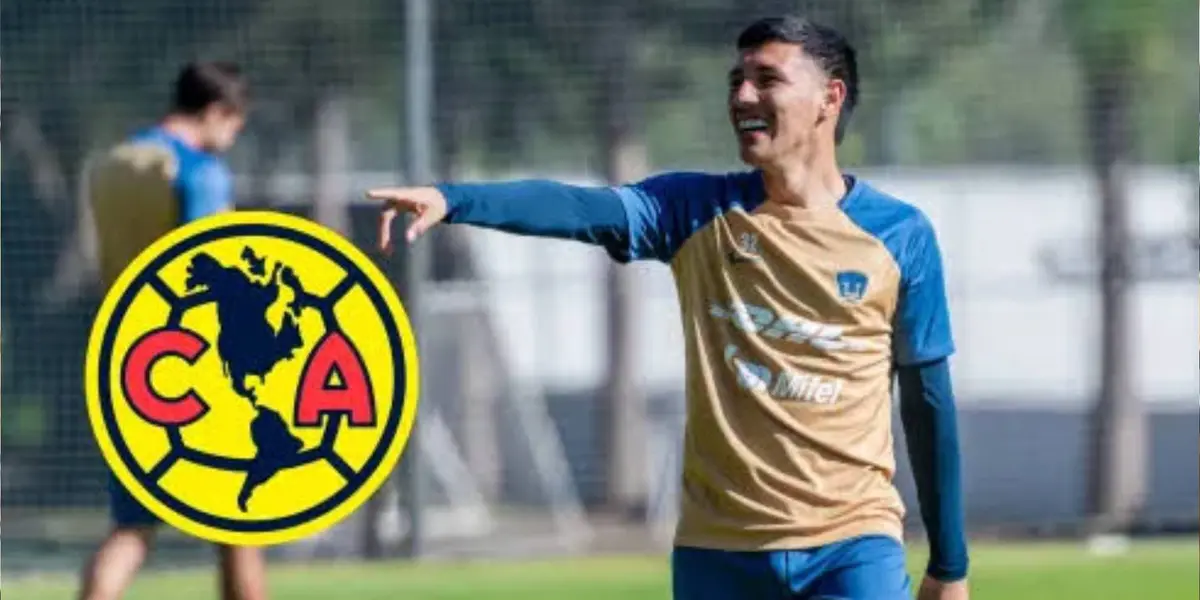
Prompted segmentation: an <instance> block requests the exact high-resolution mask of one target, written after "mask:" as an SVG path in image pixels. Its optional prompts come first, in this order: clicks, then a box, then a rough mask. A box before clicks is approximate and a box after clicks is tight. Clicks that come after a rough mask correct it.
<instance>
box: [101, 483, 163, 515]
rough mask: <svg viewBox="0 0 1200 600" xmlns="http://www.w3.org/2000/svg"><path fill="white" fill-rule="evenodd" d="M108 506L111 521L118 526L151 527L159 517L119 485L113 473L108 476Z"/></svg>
mask: <svg viewBox="0 0 1200 600" xmlns="http://www.w3.org/2000/svg"><path fill="white" fill-rule="evenodd" d="M108 498H109V508H110V509H111V510H112V518H113V521H114V522H116V524H117V526H118V527H151V526H155V525H158V523H159V519H158V517H157V516H155V515H154V513H152V512H150V511H149V510H148V509H147V508H146V507H145V506H142V503H141V502H138V501H137V498H134V497H133V494H130V493H129V490H127V489H125V486H124V485H121V482H120V480H118V479H117V478H116V476H115V475H111V474H110V475H109V477H108Z"/></svg>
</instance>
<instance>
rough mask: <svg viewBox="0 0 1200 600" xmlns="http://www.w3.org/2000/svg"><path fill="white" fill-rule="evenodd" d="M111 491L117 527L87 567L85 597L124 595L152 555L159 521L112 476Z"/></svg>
mask: <svg viewBox="0 0 1200 600" xmlns="http://www.w3.org/2000/svg"><path fill="white" fill-rule="evenodd" d="M108 493H109V503H110V509H111V510H112V518H113V521H114V522H115V523H116V526H115V527H114V528H113V531H112V533H110V534H108V537H106V538H105V539H104V541H103V542H102V543H101V544H100V547H99V548H98V549H96V552H95V554H93V555H92V557H91V559H90V560H89V561H88V562H87V564H85V565H84V567H83V573H82V574H81V576H80V580H81V581H80V590H79V597H80V599H81V600H116V599H117V598H120V597H121V595H122V594H124V593H125V588H127V587H129V584H130V583H132V582H133V578H134V576H135V575H137V572H138V569H140V568H141V566H142V563H143V562H145V560H146V556H148V555H149V554H150V547H151V546H152V545H153V542H154V531H155V528H156V527H157V525H158V523H159V521H158V518H157V517H155V516H154V513H151V512H150V511H149V510H146V508H145V507H144V506H142V505H141V504H140V503H139V502H138V501H137V499H135V498H134V497H133V495H131V494H130V493H129V491H128V490H126V489H125V487H124V486H123V485H121V482H119V481H117V478H116V477H110V478H109V485H108Z"/></svg>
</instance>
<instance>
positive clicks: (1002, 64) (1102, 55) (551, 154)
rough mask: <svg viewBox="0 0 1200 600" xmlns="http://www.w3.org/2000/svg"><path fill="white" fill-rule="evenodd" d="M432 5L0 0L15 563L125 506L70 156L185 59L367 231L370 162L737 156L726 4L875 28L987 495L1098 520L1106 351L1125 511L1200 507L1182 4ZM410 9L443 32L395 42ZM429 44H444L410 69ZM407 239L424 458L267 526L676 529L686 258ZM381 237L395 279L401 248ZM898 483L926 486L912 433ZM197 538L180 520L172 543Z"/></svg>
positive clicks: (338, 213) (878, 177)
mask: <svg viewBox="0 0 1200 600" xmlns="http://www.w3.org/2000/svg"><path fill="white" fill-rule="evenodd" d="M414 6H416V7H417V8H419V7H420V6H419V5H414V3H413V2H411V1H410V2H408V3H407V5H406V3H405V2H390V1H384V0H341V1H340V2H336V3H331V2H320V1H318V0H210V1H207V2H202V3H194V2H184V1H183V0H138V1H135V2H108V1H93V2H83V1H71V0H8V1H6V2H5V4H4V5H3V7H0V30H2V31H3V34H4V35H3V39H2V41H0V56H2V58H3V61H4V64H5V67H4V78H5V81H4V92H5V96H4V100H3V115H2V120H3V137H4V139H3V174H2V177H3V180H2V184H3V192H2V193H3V197H4V202H3V203H2V205H0V211H2V212H0V246H2V250H3V257H2V258H3V264H4V267H6V268H4V269H3V271H2V285H3V292H4V293H3V296H2V308H3V312H2V318H3V322H2V328H3V348H2V353H0V356H2V358H3V372H2V377H3V379H2V382H3V390H2V393H3V402H4V406H5V409H6V410H5V411H4V412H5V418H4V419H3V422H2V426H3V432H2V438H0V441H2V445H0V451H2V452H3V468H2V470H0V475H2V477H3V480H2V486H0V489H2V494H3V495H2V505H3V514H4V517H5V518H4V526H5V528H4V562H3V567H4V569H5V572H6V574H7V573H10V572H21V571H25V570H30V569H39V570H40V569H52V568H59V567H63V568H66V567H70V568H74V566H75V565H76V564H77V563H78V560H79V559H80V557H81V556H82V555H83V552H85V551H87V550H90V549H91V547H92V546H93V545H94V544H95V543H96V541H97V540H98V539H99V538H100V537H101V535H102V534H103V532H104V531H105V529H106V527H107V510H106V502H107V499H106V496H105V493H104V489H105V488H104V485H105V471H104V467H103V463H102V460H101V458H100V456H99V454H98V452H97V451H96V449H95V447H94V444H93V442H92V437H91V433H90V430H89V427H88V423H87V418H86V414H85V409H84V401H83V398H82V387H81V378H82V373H81V366H82V364H83V352H84V348H85V340H86V334H87V330H88V327H89V326H90V322H91V318H92V316H93V314H94V311H95V308H96V307H97V305H98V303H99V300H100V293H101V292H100V290H99V289H98V287H97V281H96V277H95V271H94V257H93V254H92V253H93V248H92V233H91V231H90V227H89V223H88V221H87V218H86V213H85V211H84V210H83V206H84V203H83V198H82V193H81V190H80V174H81V171H82V169H83V167H84V165H85V164H86V162H87V159H88V156H89V155H90V154H91V153H93V152H96V151H98V150H101V149H103V148H104V147H105V146H106V145H107V144H110V143H112V142H114V141H115V140H117V139H119V138H120V137H121V136H123V135H125V134H126V133H128V132H129V131H130V130H131V129H132V128H134V127H136V126H140V125H144V124H147V123H149V122H151V121H152V120H154V119H156V118H157V117H158V116H159V113H160V112H161V111H162V110H163V109H164V108H165V106H166V104H167V92H168V91H169V87H168V83H169V81H170V78H171V77H172V76H173V75H174V72H175V70H176V69H177V68H178V67H179V65H180V64H181V63H182V62H184V61H186V60H188V59H190V58H193V57H206V58H210V57H211V58H218V57H219V58H228V59H233V60H236V61H238V62H240V63H242V64H243V65H244V66H245V67H246V69H247V71H248V73H249V76H250V78H251V81H252V86H253V96H254V105H253V112H252V114H251V118H250V122H249V126H248V130H247V132H246V133H245V135H244V136H243V138H242V140H241V141H240V142H239V144H238V146H237V147H236V149H235V150H234V151H233V152H232V154H231V155H230V161H231V164H232V166H233V168H234V170H235V172H236V173H237V178H238V183H237V193H238V202H239V205H241V206H243V207H256V208H264V207H265V208H273V209H278V210H288V211H291V212H296V213H300V214H304V215H307V216H310V217H312V218H314V219H317V220H319V221H321V222H323V223H325V224H327V225H330V226H331V227H334V228H336V229H338V230H340V231H342V232H343V233H345V234H346V235H347V236H349V237H350V238H351V239H353V240H355V241H356V242H357V243H359V244H360V245H363V246H369V245H370V244H371V243H372V242H373V239H372V236H373V221H372V218H373V215H372V213H371V209H370V207H366V206H363V205H362V204H361V203H360V202H359V199H360V198H361V196H362V192H363V191H364V190H365V189H367V188H369V187H371V186H373V185H378V184H383V183H399V182H406V181H408V182H418V183H419V182H422V180H424V179H426V178H427V177H436V178H456V179H470V180H482V179H500V178H509V177H529V176H536V177H549V178H554V179H560V180H564V181H571V182H579V183H603V182H607V181H613V180H628V179H635V178H638V177H640V176H642V175H645V174H649V173H652V172H657V171H662V170H667V169H674V168H687V169H736V168H739V165H738V164H737V163H736V154H735V149H734V146H733V142H732V137H731V134H730V132H729V126H728V125H727V121H726V118H725V111H724V98H725V71H726V69H727V68H728V65H729V63H730V61H731V59H732V56H733V52H732V43H733V39H734V37H735V36H736V34H737V32H738V30H739V29H740V28H741V27H743V26H744V25H746V24H748V23H749V22H750V21H752V20H753V19H754V18H757V17H758V16H762V15H766V14H773V13H778V12H784V11H799V12H802V13H806V14H810V15H812V16H815V17H818V18H820V19H822V20H825V21H828V22H830V23H832V24H834V25H836V26H838V27H839V28H842V29H843V30H844V31H845V32H846V33H847V34H848V35H849V37H850V38H851V40H852V41H853V42H854V43H855V44H856V45H857V46H858V48H859V52H860V61H861V71H862V77H863V94H862V100H861V106H860V108H859V110H858V111H857V114H856V115H855V116H854V120H853V122H852V124H851V127H850V130H849V134H848V137H847V139H846V142H845V144H844V147H843V149H842V161H843V163H844V165H846V167H847V168H848V169H851V170H854V171H856V172H859V173H861V174H863V175H864V176H866V177H868V178H870V179H872V180H873V181H875V182H876V183H877V184H878V185H879V186H880V187H882V188H883V189H885V190H887V191H889V192H893V193H895V194H897V195H899V196H901V197H903V198H906V199H908V200H910V201H912V202H913V203H915V204H917V205H918V206H920V207H921V208H923V209H925V210H926V211H927V212H928V213H929V215H930V216H931V218H932V219H933V220H934V222H935V224H936V226H937V227H938V229H939V232H940V235H941V236H942V237H943V239H944V244H945V255H946V260H947V263H948V270H949V281H950V286H951V290H950V291H951V296H952V297H951V306H952V309H953V311H954V318H955V328H956V333H957V337H958V338H959V341H960V356H959V357H958V358H957V359H956V362H955V363H954V368H955V375H956V386H957V388H958V390H959V395H960V397H961V402H962V406H963V409H962V419H963V429H964V433H963V437H964V452H965V459H966V461H967V465H966V467H967V471H966V475H967V480H966V494H967V502H968V510H969V520H970V524H971V525H972V528H973V531H977V532H984V531H987V530H991V529H993V528H1002V529H1004V530H1006V531H1007V530H1009V529H1010V528H1014V527H1015V528H1017V529H1019V530H1044V529H1047V528H1050V529H1057V528H1060V527H1073V526H1076V525H1078V524H1080V523H1082V522H1083V521H1084V519H1085V518H1086V517H1087V516H1088V514H1089V510H1090V509H1089V505H1088V495H1087V489H1088V485H1089V481H1091V479H1092V477H1091V476H1092V475H1093V474H1094V473H1095V470H1096V469H1107V467H1105V466H1104V465H1103V463H1097V462H1095V461H1094V459H1093V456H1092V454H1091V453H1090V450H1089V446H1088V439H1089V437H1090V432H1091V431H1093V429H1092V424H1091V423H1092V421H1091V417H1090V416H1089V415H1090V411H1091V408H1092V407H1093V406H1094V405H1095V403H1096V402H1097V399H1098V398H1101V397H1103V394H1101V392H1102V390H1101V389H1100V381H1101V380H1102V378H1101V374H1102V371H1103V370H1105V369H1112V368H1118V369H1120V370H1121V371H1122V372H1123V373H1126V374H1127V376H1128V378H1129V380H1130V381H1131V382H1132V383H1131V385H1130V387H1129V389H1130V390H1131V398H1132V405H1134V406H1136V407H1138V411H1139V412H1140V413H1141V414H1144V415H1145V416H1146V419H1147V422H1148V427H1149V433H1148V435H1147V436H1146V437H1145V440H1146V442H1145V450H1146V452H1145V460H1144V461H1143V462H1142V463H1141V466H1140V467H1139V470H1138V473H1136V474H1134V476H1133V477H1132V478H1126V479H1121V480H1120V481H1126V482H1132V483H1128V485H1127V486H1126V487H1127V488H1128V489H1129V490H1130V493H1131V494H1132V495H1133V496H1134V497H1135V499H1136V498H1142V499H1143V500H1142V501H1141V502H1139V503H1137V504H1138V506H1139V507H1140V508H1138V510H1137V520H1136V522H1137V523H1138V524H1139V526H1145V527H1150V526H1154V527H1167V526H1170V527H1194V526H1195V525H1196V515H1197V512H1198V509H1200V506H1198V503H1197V493H1196V490H1197V487H1198V482H1197V475H1198V473H1200V465H1198V463H1197V458H1198V455H1197V452H1196V429H1195V423H1196V416H1197V404H1196V395H1197V389H1198V388H1200V378H1198V372H1197V370H1196V369H1195V368H1193V366H1194V364H1195V363H1191V357H1193V356H1195V354H1194V352H1195V351H1196V346H1195V342H1196V339H1197V337H1196V332H1197V331H1200V317H1198V315H1197V310H1196V308H1197V304H1196V298H1197V293H1198V289H1197V272H1198V266H1197V229H1198V226H1197V217H1196V215H1197V208H1196V207H1197V194H1198V191H1197V167H1196V165H1197V144H1196V137H1195V136H1196V130H1195V123H1196V118H1197V112H1196V111H1197V108H1196V107H1197V104H1198V91H1197V90H1198V89H1200V85H1198V82H1197V69H1196V63H1195V62H1194V61H1193V59H1192V58H1190V56H1193V54H1192V52H1193V50H1194V49H1195V48H1196V47H1197V46H1198V44H1197V39H1196V36H1197V30H1196V27H1195V15H1196V12H1195V11H1196V6H1195V5H1194V4H1189V3H1188V2H1183V1H1176V0H1154V1H1152V2H1141V3H1129V2H1118V1H1103V2H1082V1H1075V0H1045V1H1039V2H1011V1H1005V0H910V1H900V0H889V1H885V2H880V1H878V0H872V1H866V0H861V1H860V0H849V1H848V0H837V1H834V0H822V1H810V2H779V1H768V0H751V1H743V2H733V1H731V0H708V1H704V2H695V1H694V0H689V1H687V2H684V1H681V0H641V1H639V2H632V1H630V0H621V1H617V2H610V3H607V4H603V5H602V4H601V3H584V2H578V1H574V0H488V1H483V0H462V1H457V2H442V3H429V5H428V6H427V8H429V9H430V12H429V13H428V16H429V21H428V23H427V25H428V27H427V28H424V27H421V23H419V22H417V23H414V22H413V21H411V19H410V18H411V16H412V15H413V14H414V13H413V12H412V9H413V8H414ZM415 14H418V15H419V14H421V13H420V11H417V12H416V13H415ZM414 25H415V26H414ZM414 32H416V33H422V32H423V33H424V34H425V35H427V36H428V39H429V40H430V45H429V51H428V52H419V53H417V54H414V53H413V52H412V51H411V48H414V47H417V46H410V45H406V41H411V40H412V38H411V37H410V36H412V35H413V34H414ZM413 69H420V70H421V72H420V73H418V74H427V75H428V77H429V79H430V80H431V83H432V85H431V86H430V87H428V88H425V87H420V89H417V90H415V91H418V92H424V93H413V92H414V89H413V87H412V86H413V85H414V82H417V83H416V85H418V86H419V85H420V83H419V82H420V81H421V78H419V77H416V78H414V77H413V76H414V72H413ZM425 93H427V94H428V103H427V104H422V105H420V106H415V105H413V102H421V101H422V100H424V99H425V97H426V94H425ZM1183 124H1187V126H1186V127H1183V126H1181V125H1183ZM414 140H417V141H421V140H426V141H428V142H430V143H429V144H424V143H414ZM423 165H424V166H423ZM414 173H415V175H414ZM1103 182H1115V185H1111V186H1106V185H1102V183H1103ZM1106 202H1107V203H1119V204H1120V205H1123V206H1128V208H1129V219H1128V223H1127V224H1125V225H1127V227H1128V229H1129V230H1130V231H1131V232H1132V237H1131V239H1132V243H1131V244H1130V245H1129V247H1127V248H1124V249H1123V254H1122V256H1123V257H1124V262H1125V263H1126V264H1129V265H1131V269H1130V271H1129V275H1130V277H1129V279H1127V282H1128V284H1129V286H1128V288H1127V291H1128V294H1129V295H1130V297H1131V298H1132V299H1133V302H1132V305H1131V309H1130V319H1129V321H1128V323H1129V326H1128V330H1129V334H1128V336H1126V344H1125V345H1124V347H1123V353H1122V354H1121V358H1120V361H1119V362H1118V363H1116V364H1111V363H1110V364H1106V365H1102V363H1101V362H1100V357H1101V353H1100V345H1101V340H1102V338H1103V336H1102V331H1104V330H1103V328H1102V323H1103V322H1105V315H1104V314H1103V313H1102V306H1103V304H1102V303H1101V298H1100V295H1099V291H1098V290H1099V289H1100V287H1099V285H1098V277H1099V275H1100V274H1101V272H1102V269H1101V265H1102V264H1103V261H1102V260H1100V259H1099V258H1098V257H1099V256H1101V253H1099V252H1098V251H1097V247H1099V246H1100V245H1101V244H1099V243H1098V242H1099V241H1101V240H1102V236H1103V234H1104V233H1105V231H1106V229H1104V228H1103V227H1101V223H1102V221H1101V215H1102V211H1101V210H1100V207H1101V206H1104V205H1105V203H1106ZM419 252H421V253H423V255H421V256H422V258H421V260H419V261H417V262H416V263H414V264H418V265H420V266H421V267H422V268H421V269H420V271H419V272H418V273H416V274H415V278H416V280H417V281H418V285H416V286H415V287H404V288H403V289H404V290H405V293H406V294H407V295H408V296H407V297H406V299H411V300H412V301H413V302H414V305H415V306H416V307H417V310H416V311H415V315H414V320H415V323H416V327H417V330H418V332H419V333H420V335H421V336H422V339H423V341H422V348H421V350H422V353H423V360H422V363H423V367H424V378H425V379H426V387H425V389H424V391H423V398H422V414H421V417H420V426H419V432H418V435H419V441H418V444H417V447H418V448H419V451H417V452H415V453H410V454H409V456H408V457H407V458H406V459H405V463H406V467H405V468H406V469H409V468H411V467H413V465H416V466H417V468H416V469H415V470H413V471H404V470H403V469H402V471H404V472H403V473H398V474H397V477H396V478H395V480H394V481H393V482H392V485H389V487H387V488H386V489H385V490H384V491H383V492H381V494H380V495H379V497H378V498H377V500H376V502H374V503H373V504H372V507H371V508H369V509H365V510H362V511H359V512H358V513H356V515H355V516H354V518H352V519H350V520H349V521H348V522H346V523H345V524H344V525H342V526H340V527H338V528H336V529H335V530H333V531H331V532H329V533H328V534H326V535H322V536H319V537H317V538H314V539H312V540H308V541H306V542H304V543H300V544H295V545H292V546H288V547H285V548H279V549H275V550H274V552H277V553H278V555H279V556H283V557H287V556H294V557H322V556H343V557H344V556H349V557H355V556H363V555H365V554H366V553H383V554H397V553H404V552H406V551H409V550H412V549H413V548H414V547H415V548H416V551H418V552H420V553H422V554H426V555H446V554H486V555H514V554H518V553H540V552H563V551H588V550H600V549H604V550H618V549H632V548H646V547H661V546H662V545H664V544H666V543H667V541H668V540H669V535H670V532H671V525H672V519H673V518H674V512H673V511H674V506H675V502H676V497H677V493H678V490H677V485H678V482H677V480H678V469H679V459H678V456H677V453H678V451H679V448H678V439H679V436H680V432H681V426H682V396H681V394H682V375H683V368H682V366H683V365H682V344H681V332H680V331H678V322H679V321H678V312H677V311H678V308H677V306H676V305H675V293H674V289H673V287H672V282H671V281H670V277H669V273H668V272H667V270H666V269H665V268H663V267H661V266H655V265H634V266H630V267H625V268H622V269H619V270H614V269H612V268H611V267H610V266H609V265H608V264H607V263H606V261H605V258H604V257H603V255H602V254H601V253H599V252H598V251H595V250H594V249H592V248H587V247H584V246H582V245H575V244H571V243H564V242H552V241H544V240H536V241H535V240H527V239H519V238H514V237H511V236H505V235H501V234H496V233H493V232H486V231H477V230H466V229H462V228H456V227H447V228H442V229H440V230H438V231H437V232H436V234H435V235H433V236H431V237H430V238H428V241H426V242H425V243H424V245H423V246H422V249H421V250H420V251H419ZM387 268H388V269H390V270H391V272H392V273H393V274H394V275H395V276H396V281H397V285H401V284H402V282H403V281H404V280H405V279H404V278H405V277H406V275H405V269H404V263H403V261H394V262H393V263H390V264H389V265H387ZM1123 289H1126V288H1123ZM1122 401H1123V402H1124V400H1122ZM902 441H903V440H902V437H901V438H900V439H899V440H898V443H902ZM898 454H899V455H900V456H901V458H902V456H903V452H900V453H898ZM414 456H415V457H417V460H416V462H413V457H414ZM902 462H903V460H902ZM411 472H415V473H417V475H416V476H415V477H410V476H408V475H407V473H411ZM414 481H415V482H417V484H418V485H417V486H416V488H415V489H419V490H420V494H418V495H417V496H416V499H415V500H414V499H413V497H412V492H413V490H414V487H413V485H412V484H413V482H414ZM1139 482H1140V483H1139ZM1143 483H1144V485H1142V484H1143ZM900 484H901V487H902V489H903V490H904V491H905V494H906V496H907V497H908V498H909V499H910V502H911V501H914V500H913V494H912V491H911V485H910V483H909V482H908V479H907V474H906V473H905V472H904V471H903V468H902V471H901V476H900ZM1139 490H1144V492H1145V493H1144V494H1140V493H1139ZM414 507H416V509H417V510H412V509H413V508H414ZM913 513H914V514H915V511H913ZM913 525H914V527H915V526H917V525H918V523H917V522H916V520H914V521H913ZM414 532H417V533H418V534H419V536H418V537H419V539H418V540H417V541H418V542H419V543H417V544H415V546H414V544H413V533H414ZM203 552H204V551H203V549H202V548H200V547H199V545H198V544H195V543H193V542H190V541H188V540H186V539H184V538H182V537H181V536H172V535H170V534H168V535H167V536H166V537H165V540H164V544H163V549H162V552H161V553H160V554H158V555H156V556H155V558H154V560H155V561H159V562H160V564H164V563H178V562H189V561H192V560H198V559H200V558H201V557H207V556H208V555H207V554H206V553H203Z"/></svg>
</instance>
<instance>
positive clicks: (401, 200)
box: [367, 187, 446, 253]
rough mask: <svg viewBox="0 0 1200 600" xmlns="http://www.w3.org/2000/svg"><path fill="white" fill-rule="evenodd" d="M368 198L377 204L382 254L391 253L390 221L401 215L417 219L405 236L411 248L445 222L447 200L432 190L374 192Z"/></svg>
mask: <svg viewBox="0 0 1200 600" xmlns="http://www.w3.org/2000/svg"><path fill="white" fill-rule="evenodd" d="M367 197H368V198H370V199H372V200H377V201H379V202H380V208H379V210H380V212H379V249H380V250H381V251H383V252H385V253H391V251H392V221H393V220H395V218H396V216H397V215H399V214H400V213H401V212H406V213H411V214H413V215H414V216H415V217H416V218H415V219H413V222H412V223H411V224H410V225H409V226H408V231H407V232H406V233H405V239H406V240H407V241H408V243H410V244H411V243H413V242H414V241H416V239H417V238H418V237H420V236H421V235H422V234H424V233H425V232H426V231H428V230H429V228H430V227H433V226H434V225H436V224H437V223H439V222H441V220H442V219H444V218H446V197H445V196H444V195H442V192H441V191H440V190H438V189H437V188H434V187H410V188H405V187H392V188H377V189H373V190H370V191H368V192H367Z"/></svg>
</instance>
